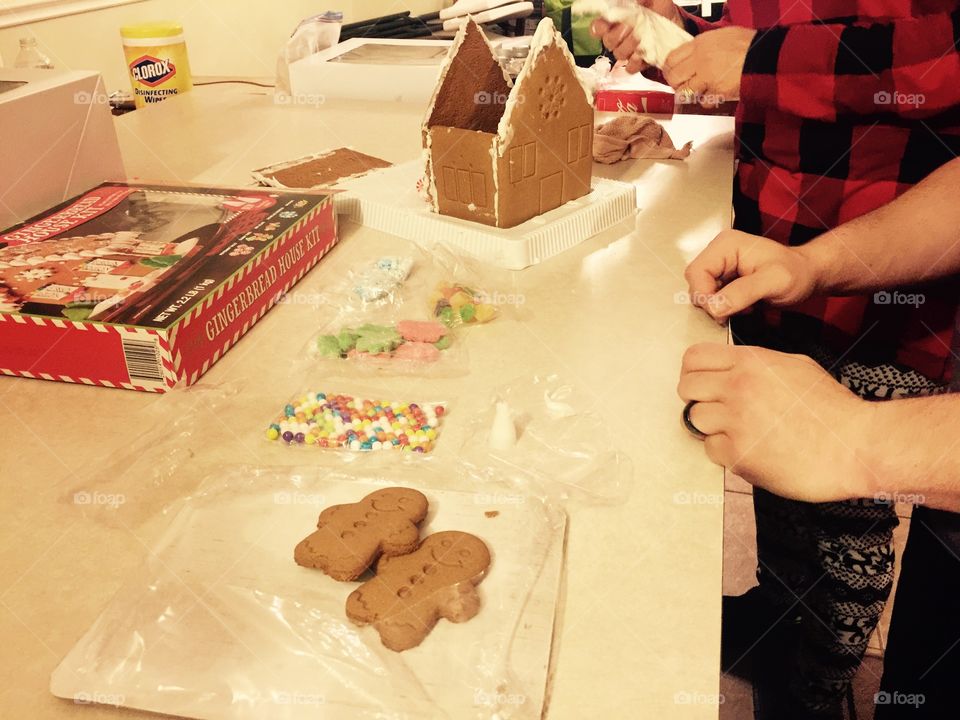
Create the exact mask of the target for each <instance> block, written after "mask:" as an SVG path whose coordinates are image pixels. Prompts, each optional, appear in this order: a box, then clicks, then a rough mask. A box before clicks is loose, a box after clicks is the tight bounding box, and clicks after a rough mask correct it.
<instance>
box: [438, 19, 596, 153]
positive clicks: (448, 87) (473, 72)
mask: <svg viewBox="0 0 960 720" xmlns="http://www.w3.org/2000/svg"><path fill="white" fill-rule="evenodd" d="M549 47H557V48H559V49H560V51H561V52H562V53H563V54H564V56H565V57H566V58H567V60H568V65H569V70H570V72H569V78H567V79H568V80H569V81H571V82H570V84H571V85H573V86H574V87H575V89H574V91H575V92H580V93H583V96H584V99H585V100H586V102H587V103H588V104H591V105H592V104H593V98H592V96H591V95H590V92H589V91H588V90H587V89H586V88H585V87H584V86H583V83H582V82H581V81H580V79H579V78H578V77H577V74H576V70H575V67H576V63H575V62H574V59H573V55H571V54H570V50H569V49H568V48H567V44H566V42H565V41H564V40H563V37H562V36H561V35H560V33H558V32H557V31H556V28H554V25H553V21H552V20H550V18H543V20H541V21H540V23H539V24H538V25H537V30H536V32H535V33H534V35H533V38H532V39H531V41H530V53H529V55H528V56H527V60H526V62H525V63H524V65H523V68H522V69H521V71H520V74H519V75H518V76H517V80H516V82H511V80H510V76H509V75H508V74H507V72H506V70H504V68H503V66H502V65H501V64H500V61H499V60H498V59H497V53H496V51H495V50H494V49H493V46H492V45H491V44H490V41H489V40H488V39H487V36H486V35H485V34H484V32H483V30H482V29H481V28H480V26H479V25H478V24H477V23H476V22H475V21H474V19H473V18H472V17H469V16H468V17H467V22H466V23H464V24H463V25H462V26H461V28H460V30H459V31H458V32H457V35H456V37H455V38H454V40H453V44H452V45H451V46H450V50H449V52H448V53H447V58H446V60H445V61H444V63H443V65H442V67H441V70H440V78H439V80H438V82H437V85H436V87H435V88H434V91H433V96H432V97H431V99H430V104H429V106H428V109H427V114H426V117H425V118H424V122H423V129H424V131H426V130H427V129H428V128H430V127H433V126H435V125H443V126H446V127H455V128H460V129H462V130H480V131H481V132H489V133H496V134H498V135H500V137H501V138H505V137H508V136H509V128H510V124H511V122H512V118H513V114H514V112H515V108H516V106H517V98H518V97H519V95H520V94H521V91H522V89H523V87H524V86H525V85H526V84H527V83H534V82H537V81H538V78H537V73H538V68H539V67H540V65H539V62H538V60H539V59H540V57H541V55H542V54H543V53H544V52H545V51H546V49H547V48H549Z"/></svg>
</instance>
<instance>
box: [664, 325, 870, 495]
mask: <svg viewBox="0 0 960 720" xmlns="http://www.w3.org/2000/svg"><path fill="white" fill-rule="evenodd" d="M677 392H678V394H679V395H680V397H681V398H682V399H683V400H684V401H687V402H689V401H696V404H695V405H694V406H693V407H692V408H691V410H690V420H691V422H692V423H693V424H694V425H695V426H696V427H697V429H698V430H700V431H701V432H703V433H704V434H705V435H706V436H707V437H706V439H705V440H704V444H705V445H706V451H707V456H708V457H709V458H710V459H711V460H713V462H715V463H717V464H718V465H723V466H724V467H726V468H728V469H729V470H731V471H733V472H735V473H737V474H738V475H741V476H742V477H744V478H745V479H746V480H747V481H748V482H750V483H752V484H754V485H757V486H759V487H763V488H766V489H767V490H770V491H771V492H774V493H776V494H777V495H781V496H783V497H789V498H795V499H797V500H804V501H807V502H828V501H834V500H846V499H850V498H856V497H869V496H871V495H872V494H873V490H872V489H871V488H873V487H874V486H875V483H874V478H873V476H872V474H871V472H870V470H869V468H868V467H867V465H866V464H865V462H864V455H863V451H864V449H865V448H866V447H867V444H866V438H867V437H869V428H868V424H869V422H870V421H871V418H872V415H871V411H872V410H873V408H872V407H871V406H870V404H869V403H867V401H865V400H861V399H860V398H858V397H857V396H856V395H854V394H853V393H851V392H850V391H849V390H847V389H846V388H844V387H843V386H842V385H840V384H839V383H838V382H836V381H835V380H834V379H833V378H832V377H831V376H830V375H828V374H827V373H826V372H825V371H824V370H823V369H822V368H821V367H820V366H819V365H817V364H816V363H815V362H814V361H813V360H811V359H810V358H808V357H806V356H803V355H787V354H784V353H778V352H774V351H773V350H766V349H764V348H757V347H750V346H744V345H721V344H716V343H703V344H700V345H694V346H692V347H691V348H689V349H688V350H687V352H686V353H685V354H684V356H683V367H682V369H681V372H680V384H679V385H678V387H677Z"/></svg>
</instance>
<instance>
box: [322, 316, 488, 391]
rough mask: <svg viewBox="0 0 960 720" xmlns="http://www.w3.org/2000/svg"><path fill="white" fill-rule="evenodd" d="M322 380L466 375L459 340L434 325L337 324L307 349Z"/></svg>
mask: <svg viewBox="0 0 960 720" xmlns="http://www.w3.org/2000/svg"><path fill="white" fill-rule="evenodd" d="M306 354H307V357H309V358H311V359H312V360H313V361H314V362H315V363H316V364H317V370H318V372H320V373H321V374H322V375H324V376H328V375H334V376H335V375H340V374H344V373H346V372H349V373H352V374H372V375H428V376H433V377H437V376H447V377H449V376H454V375H463V374H466V373H467V372H468V370H469V360H468V355H467V350H466V346H465V344H464V342H463V341H462V338H461V337H460V336H458V334H457V333H456V332H454V331H453V330H451V329H449V328H448V327H446V326H445V325H442V324H441V323H439V322H436V321H433V320H411V319H403V320H400V321H398V322H396V323H389V324H380V323H377V322H368V321H367V322H362V323H359V322H355V323H351V324H348V325H338V324H336V322H335V323H334V324H332V325H331V326H329V327H327V328H326V329H325V330H324V331H323V332H320V333H318V334H317V335H315V336H314V337H312V338H311V339H310V341H309V342H308V343H307V349H306Z"/></svg>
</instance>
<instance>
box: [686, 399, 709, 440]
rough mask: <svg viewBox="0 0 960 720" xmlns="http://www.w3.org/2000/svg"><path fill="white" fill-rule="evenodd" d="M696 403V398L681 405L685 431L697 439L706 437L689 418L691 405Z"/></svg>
mask: <svg viewBox="0 0 960 720" xmlns="http://www.w3.org/2000/svg"><path fill="white" fill-rule="evenodd" d="M696 404H697V401H696V400H691V401H690V402H688V403H687V404H686V405H684V407H683V426H684V427H685V428H686V429H687V432H688V433H690V434H691V435H693V436H694V437H695V438H696V439H697V440H704V439H706V437H707V434H706V433H705V432H703V431H702V430H701V429H700V428H698V427H697V426H696V425H694V424H693V420H691V419H690V411H691V410H693V406H694V405H696Z"/></svg>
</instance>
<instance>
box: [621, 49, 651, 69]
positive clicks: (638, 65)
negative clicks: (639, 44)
mask: <svg viewBox="0 0 960 720" xmlns="http://www.w3.org/2000/svg"><path fill="white" fill-rule="evenodd" d="M648 67H650V66H649V65H647V63H646V61H645V60H644V59H643V58H642V57H640V56H639V55H637V53H636V52H634V53H633V54H632V55H631V56H630V59H629V60H628V61H627V66H626V70H627V72H628V73H638V72H643V71H644V70H646V69H647V68H648Z"/></svg>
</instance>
